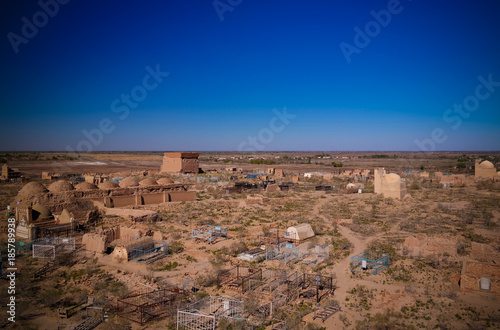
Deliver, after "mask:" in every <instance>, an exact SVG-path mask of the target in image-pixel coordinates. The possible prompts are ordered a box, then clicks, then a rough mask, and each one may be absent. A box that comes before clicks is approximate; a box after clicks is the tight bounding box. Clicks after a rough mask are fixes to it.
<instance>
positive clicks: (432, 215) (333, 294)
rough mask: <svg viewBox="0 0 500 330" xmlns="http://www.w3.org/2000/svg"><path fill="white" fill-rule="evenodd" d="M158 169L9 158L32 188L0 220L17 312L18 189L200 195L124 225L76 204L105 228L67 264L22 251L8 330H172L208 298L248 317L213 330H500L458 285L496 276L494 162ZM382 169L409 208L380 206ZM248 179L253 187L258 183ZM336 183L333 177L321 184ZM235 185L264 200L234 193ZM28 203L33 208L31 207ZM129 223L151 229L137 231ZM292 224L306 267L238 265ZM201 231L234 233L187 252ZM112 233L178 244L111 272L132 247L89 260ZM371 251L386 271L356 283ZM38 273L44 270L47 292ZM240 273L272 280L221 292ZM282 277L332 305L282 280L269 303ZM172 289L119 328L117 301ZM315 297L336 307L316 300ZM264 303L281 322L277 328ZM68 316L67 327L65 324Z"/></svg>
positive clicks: (494, 309)
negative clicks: (57, 183) (469, 270)
mask: <svg viewBox="0 0 500 330" xmlns="http://www.w3.org/2000/svg"><path fill="white" fill-rule="evenodd" d="M162 155H163V153H161V152H149V153H148V152H137V153H119V152H113V153H111V152H109V153H92V154H89V153H87V154H78V155H77V156H75V155H66V154H64V153H57V152H54V153H43V152H42V153H28V152H26V153H0V161H2V162H3V163H4V164H7V165H8V166H9V167H11V168H14V169H16V170H18V171H19V172H21V173H22V175H23V176H24V178H23V180H24V182H3V183H0V202H1V204H2V207H3V208H4V212H2V214H1V215H0V226H1V234H0V250H1V257H2V259H3V260H4V264H3V268H4V278H3V279H2V280H1V281H0V291H1V292H2V294H1V295H0V303H1V304H2V306H6V304H7V302H8V299H9V296H8V295H7V294H4V293H5V292H7V291H8V287H9V285H11V282H10V281H9V280H5V274H6V268H7V265H6V260H7V255H8V254H7V251H6V250H7V232H8V230H7V221H8V218H9V217H12V216H13V215H12V214H11V215H9V214H8V211H7V210H6V207H7V205H9V206H11V210H14V209H15V207H16V203H17V201H18V200H20V198H21V197H22V196H21V197H20V194H21V193H20V191H21V189H22V188H23V187H24V186H25V185H26V184H27V183H29V182H38V183H41V184H43V185H44V186H45V187H49V186H50V184H51V183H52V182H51V181H50V180H42V178H41V173H42V172H43V171H45V172H53V173H57V174H59V177H58V180H65V181H68V182H70V183H71V184H73V185H76V184H77V182H75V181H71V178H74V177H77V176H81V175H83V174H85V173H93V174H99V175H102V176H105V177H106V178H108V179H111V178H125V177H134V178H137V181H139V180H143V179H144V178H146V177H147V178H151V179H154V180H158V179H160V178H162V177H166V178H168V179H170V180H171V181H172V182H174V183H175V184H178V185H183V187H184V188H185V189H187V190H188V191H194V192H196V199H195V200H193V201H181V202H165V203H158V204H149V205H139V206H137V205H134V206H126V207H115V208H114V210H110V209H109V208H108V207H106V206H105V205H104V203H103V202H100V201H98V200H97V199H95V200H92V203H90V202H88V203H87V202H86V203H83V202H80V201H79V200H78V201H77V200H70V201H68V203H66V204H65V207H66V208H68V209H70V210H71V211H72V212H74V213H75V214H76V213H78V212H79V211H81V212H83V211H91V210H96V212H98V213H97V214H98V216H97V217H96V218H93V220H92V221H89V222H88V223H85V222H84V221H83V220H81V219H80V218H79V219H78V222H79V223H78V224H79V227H78V230H77V231H76V230H75V231H74V232H73V233H71V237H74V238H75V242H76V249H77V250H76V251H77V252H76V253H60V254H58V255H57V256H56V257H55V259H54V260H47V259H40V258H33V257H32V254H31V253H30V251H27V252H26V251H25V252H26V253H21V251H19V254H18V255H16V260H15V261H16V266H17V268H18V270H17V275H16V280H15V282H16V283H15V286H16V293H15V296H16V322H15V323H12V322H7V320H6V316H5V315H3V316H2V319H0V327H3V326H6V327H7V328H12V329H57V328H58V326H62V325H73V326H74V325H77V324H80V323H81V322H83V321H84V320H85V319H86V318H87V317H88V313H89V309H86V308H87V307H89V306H95V307H98V308H102V312H103V313H104V314H105V318H104V321H103V322H102V323H100V324H99V325H97V327H96V329H159V328H167V329H169V328H170V329H176V324H177V317H178V313H177V311H178V310H184V309H185V308H186V306H190V305H189V304H190V303H192V302H196V301H201V300H203V299H207V297H222V296H227V297H230V298H231V299H235V300H238V301H241V302H242V303H243V305H242V306H244V310H243V311H242V312H241V313H240V314H238V317H231V316H230V315H225V316H221V317H220V319H218V320H217V324H216V326H217V328H219V329H273V328H275V329H278V328H279V329H418V328H425V329H485V328H492V329H497V328H500V293H499V292H498V291H497V292H493V291H494V290H493V289H492V290H491V292H490V291H488V290H480V289H479V288H478V289H477V290H470V289H464V288H463V287H462V288H461V282H460V281H461V280H462V281H463V279H462V278H461V276H462V271H463V268H464V263H465V262H466V261H475V262H480V263H484V264H488V265H500V183H499V182H498V180H496V181H495V180H477V178H475V177H474V166H475V161H476V160H479V159H483V160H484V159H487V160H489V161H490V162H491V163H492V164H496V165H497V166H496V167H497V169H498V164H499V158H500V153H495V152H489V153H488V152H483V153H471V152H462V153H454V152H440V153H439V152H436V153H409V152H314V153H312V152H276V153H273V152H267V153H257V154H250V153H234V152H233V153H231V152H201V153H200V157H199V167H200V168H201V169H202V170H203V173H200V174H190V175H186V174H175V173H174V174H164V173H160V172H159V170H160V167H161V164H162ZM381 167H383V168H385V170H386V171H387V172H390V173H396V174H398V175H400V177H401V178H402V179H403V180H404V184H405V186H406V189H407V193H406V194H405V195H404V196H403V198H401V199H398V198H384V197H383V196H382V195H380V194H375V192H374V177H373V173H374V169H375V168H381ZM228 168H231V170H230V171H229V170H228ZM269 168H275V169H283V171H284V174H285V176H284V177H281V176H280V177H277V176H275V175H274V174H272V173H270V174H267V171H268V169H269ZM356 169H359V170H369V173H370V174H368V175H351V174H345V175H344V174H342V173H343V172H344V171H353V173H354V171H355V170H356ZM262 172H263V173H262ZM436 172H442V173H443V174H450V175H464V176H465V177H466V178H467V180H465V181H464V182H455V183H453V184H451V185H443V184H442V183H441V182H440V180H439V179H438V177H437V176H436V174H435V173H436ZM247 173H248V174H251V173H257V174H258V176H257V177H255V178H254V177H250V178H248V177H247V176H246V174H247ZM328 173H331V174H333V175H331V176H325V175H324V174H328ZM305 174H311V175H305ZM259 175H260V176H259ZM262 176H267V177H266V178H264V177H262ZM263 181H266V182H267V181H274V182H276V183H277V184H280V183H283V182H292V181H293V184H292V185H291V187H290V189H289V190H287V189H269V188H268V189H264V188H263V187H262V186H261V185H260V184H261V183H262V182H263ZM235 182H244V183H247V184H255V186H252V187H249V188H245V189H243V190H238V189H234V188H235ZM349 183H359V184H362V185H363V188H362V189H361V190H358V189H349V188H348V187H347V185H348V184H349ZM268 184H271V185H273V184H272V183H268ZM268 187H269V186H268ZM318 187H319V188H318ZM324 187H329V188H328V189H324ZM33 196H35V195H33ZM112 197H113V195H111V198H112ZM33 198H35V199H36V196H35V197H31V201H33V200H34V199H33ZM89 201H90V199H89ZM24 202H26V200H24ZM67 204H72V205H67ZM79 208H80V209H79ZM116 210H118V211H116ZM147 211H152V212H150V213H147ZM134 212H135V213H137V212H139V213H140V212H146V213H147V214H155V216H154V217H145V218H144V217H142V218H141V217H135V216H133V214H135V213H134ZM54 213H55V211H54ZM146 213H144V214H146ZM82 219H83V218H82ZM298 224H309V225H310V226H311V228H312V229H313V231H314V234H315V235H314V236H313V237H310V238H307V239H305V240H300V241H294V242H293V243H290V242H288V241H287V242H285V241H284V240H283V242H284V243H288V244H292V245H293V249H297V250H296V251H300V252H299V256H298V257H295V256H293V254H292V257H291V258H290V259H291V260H287V262H286V264H285V262H284V259H282V258H281V259H280V258H275V259H274V260H266V258H264V259H260V260H253V261H249V260H243V259H240V258H238V255H240V254H241V253H244V252H246V251H248V250H252V249H254V250H255V249H261V248H262V247H264V249H269V248H270V247H272V246H273V244H276V242H274V243H273V240H274V239H275V237H278V236H280V233H281V235H282V234H283V232H285V231H287V228H289V227H291V226H294V225H298ZM204 225H211V226H215V227H217V228H220V227H223V228H226V227H227V237H218V238H216V239H215V241H214V242H212V244H210V243H209V242H207V241H204V240H200V239H193V238H192V233H193V230H194V229H197V228H200V227H201V226H204ZM118 227H122V228H128V229H127V230H136V232H141V233H142V235H143V236H144V237H146V236H148V234H146V233H148V232H149V233H152V232H154V233H155V234H154V235H155V237H158V236H159V237H161V241H164V242H167V243H168V254H167V255H166V256H164V257H163V258H159V259H158V260H156V261H153V262H151V263H141V262H135V261H128V260H124V259H120V258H117V257H116V251H117V249H118V247H119V246H127V245H126V244H129V243H126V242H122V241H120V240H117V241H114V242H111V244H110V246H109V248H108V250H107V251H106V252H105V253H97V252H95V251H90V250H88V249H86V246H84V245H83V244H82V241H83V237H84V235H89V234H99V233H102V232H104V231H106V230H110V229H113V228H118ZM26 243H28V242H26ZM277 243H278V244H279V241H278V242H277ZM120 244H121V245H120ZM317 247H318V249H319V247H321V248H327V250H328V254H327V255H325V254H324V253H323V254H321V256H320V255H319V253H316V252H315V251H318V250H317ZM263 251H264V250H263ZM364 251H369V252H372V253H374V255H377V256H384V255H388V257H389V260H390V263H389V264H388V267H384V268H383V269H381V270H380V271H378V272H377V273H376V274H372V272H373V269H365V270H363V271H360V272H357V271H353V270H352V267H353V264H352V262H353V260H352V259H351V257H354V256H358V255H359V254H361V253H362V252H364ZM315 253H316V254H315ZM269 259H271V258H269ZM47 265H48V266H47ZM43 267H47V269H48V270H47V271H46V272H45V273H43V274H42V275H40V276H38V274H41V272H40V269H42V268H43ZM235 267H239V268H235ZM232 269H238V271H239V270H240V269H241V271H242V272H243V271H245V272H248V274H250V275H249V278H252V279H253V278H254V277H252V274H255V272H257V271H260V272H262V274H266V275H265V276H262V277H260V278H259V279H258V280H257V279H256V280H255V281H253V282H252V281H249V282H244V280H243V282H241V283H242V284H241V285H240V286H237V285H233V284H234V283H235V282H233V284H231V285H230V284H227V283H229V282H222V281H221V280H220V279H221V278H225V277H224V276H225V275H227V274H228V271H229V270H232ZM276 274H286V276H294V274H300V276H302V275H303V274H309V275H311V276H317V275H320V276H324V278H325V279H328V280H331V283H332V286H333V287H332V288H331V290H329V289H326V288H325V286H323V285H321V286H320V287H319V288H317V286H316V285H315V283H307V285H303V286H300V287H298V286H297V287H293V288H292V289H290V283H289V281H288V282H287V281H283V282H280V281H278V280H276V281H277V282H276V283H278V282H280V284H278V288H277V289H272V290H276V291H272V292H271V289H269V290H270V291H269V293H268V291H266V289H265V288H266V287H267V286H269V287H270V288H271V287H272V284H271V283H274V282H272V281H273V279H277V278H279V277H280V276H281V275H276ZM266 276H267V277H266ZM286 276H285V277H286ZM297 276H298V275H297ZM255 278H256V277H255ZM304 278H305V275H304ZM287 279H288V277H287ZM495 280H496V278H494V277H492V278H491V281H492V288H493V285H498V284H495V283H496V282H495ZM266 281H267V282H266ZM285 282H286V283H285ZM313 282H314V281H313ZM245 283H246V284H245ZM292 284H293V283H292ZM462 284H463V283H462ZM286 285H287V288H288V289H286V290H285V289H284V287H285V286H286ZM166 288H168V290H173V291H172V292H175V293H176V294H177V296H175V298H174V300H173V302H172V303H170V304H169V305H168V306H163V305H162V306H160V307H158V308H157V309H161V308H163V309H164V310H163V311H162V313H158V315H153V316H154V317H153V316H151V320H150V321H148V322H144V323H143V324H140V322H139V323H138V322H135V321H134V320H131V318H127V317H123V314H122V315H121V316H120V315H119V314H120V313H119V311H118V310H117V309H118V307H117V305H118V300H120V299H121V300H126V299H127V297H131V296H133V294H134V293H148V292H149V293H151V292H156V291H158V292H160V290H162V289H166ZM242 288H244V289H242ZM175 290H177V291H175ZM311 290H312V291H311ZM314 290H317V291H318V290H321V294H323V293H325V292H326V293H325V294H324V295H323V296H321V299H318V296H317V295H316V292H315V291H314ZM169 292H170V291H169ZM308 292H309V293H310V292H312V293H313V294H312V295H311V294H307V293H308ZM318 292H319V291H318ZM274 293H276V295H273V294H274ZM89 296H90V297H92V302H91V303H90V302H89V300H88V297H89ZM278 301H279V302H280V303H278ZM282 301H283V302H284V303H281V302H282ZM270 302H275V306H277V307H274V308H272V312H270V311H269V307H268V306H269V303H270ZM61 309H64V310H65V311H66V312H67V317H61V315H60V310H61ZM91 311H93V310H91ZM99 311H101V309H99ZM323 311H334V313H332V314H331V315H328V317H327V318H325V319H322V318H321V317H317V316H320V315H322V314H321V313H320V312H323ZM134 312H136V311H131V310H129V311H128V312H125V313H129V314H133V313H134ZM214 313H215V312H214ZM214 313H212V314H214ZM4 314H5V313H4ZM153 314H154V313H153ZM215 314H216V313H215ZM193 328H194V326H193Z"/></svg>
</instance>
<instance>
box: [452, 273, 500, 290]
mask: <svg viewBox="0 0 500 330" xmlns="http://www.w3.org/2000/svg"><path fill="white" fill-rule="evenodd" d="M480 280H481V276H475V275H469V274H465V275H462V276H461V277H460V289H461V290H464V291H465V290H471V291H485V290H481V288H480V287H479V281H480ZM487 292H491V293H494V294H500V278H494V277H491V278H490V290H489V291H487Z"/></svg>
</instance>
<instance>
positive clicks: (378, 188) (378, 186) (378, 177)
mask: <svg viewBox="0 0 500 330" xmlns="http://www.w3.org/2000/svg"><path fill="white" fill-rule="evenodd" d="M374 172H375V174H374V176H375V178H374V183H373V185H374V187H375V193H376V194H381V193H382V177H383V176H384V174H385V170H384V169H383V168H376V169H375V171H374Z"/></svg>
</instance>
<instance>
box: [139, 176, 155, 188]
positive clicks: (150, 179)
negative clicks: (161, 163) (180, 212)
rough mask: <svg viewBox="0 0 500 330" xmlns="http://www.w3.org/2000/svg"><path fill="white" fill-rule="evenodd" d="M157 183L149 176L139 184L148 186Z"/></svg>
mask: <svg viewBox="0 0 500 330" xmlns="http://www.w3.org/2000/svg"><path fill="white" fill-rule="evenodd" d="M156 185H157V183H156V181H155V180H154V179H153V178H147V179H144V180H142V181H140V182H139V186H141V187H147V186H156Z"/></svg>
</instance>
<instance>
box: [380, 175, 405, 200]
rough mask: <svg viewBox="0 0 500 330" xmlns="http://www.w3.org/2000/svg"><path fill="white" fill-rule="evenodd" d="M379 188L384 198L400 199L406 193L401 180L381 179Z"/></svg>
mask: <svg viewBox="0 0 500 330" xmlns="http://www.w3.org/2000/svg"><path fill="white" fill-rule="evenodd" d="M381 190H382V194H383V195H384V197H385V198H397V199H402V198H403V197H404V195H406V185H405V184H404V183H403V182H390V181H384V180H382V184H381Z"/></svg>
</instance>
